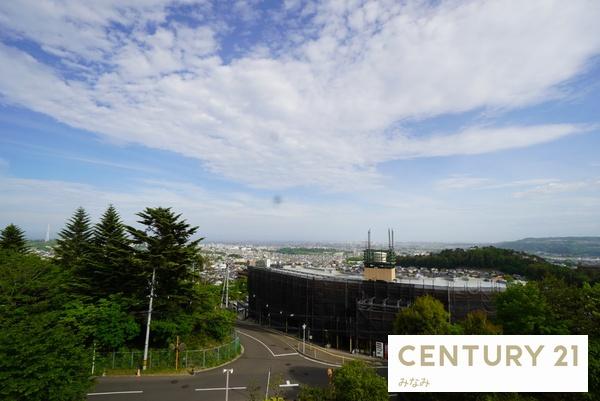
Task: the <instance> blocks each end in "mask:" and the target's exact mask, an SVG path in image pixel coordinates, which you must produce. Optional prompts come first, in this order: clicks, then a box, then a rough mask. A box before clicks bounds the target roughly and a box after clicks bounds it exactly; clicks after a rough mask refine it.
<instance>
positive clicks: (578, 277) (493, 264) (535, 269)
mask: <svg viewBox="0 0 600 401" xmlns="http://www.w3.org/2000/svg"><path fill="white" fill-rule="evenodd" d="M396 264H398V265H400V266H418V267H429V268H433V267H435V268H442V269H457V268H472V269H491V270H499V271H502V272H504V273H508V274H519V275H522V276H526V277H527V278H530V279H535V280H538V279H542V278H544V277H546V276H548V275H552V276H556V277H560V278H563V279H565V280H567V281H568V282H571V283H582V282H584V281H588V280H589V277H588V276H587V275H586V274H585V272H584V271H579V270H572V269H569V268H567V267H564V266H557V265H553V264H551V263H548V262H547V261H545V260H544V259H543V258H541V257H539V256H534V255H528V254H526V253H523V252H517V251H512V250H509V249H500V248H495V247H493V246H487V247H481V248H480V247H475V248H470V249H466V250H465V249H460V248H457V249H445V250H443V251H441V252H439V253H434V254H431V255H417V256H399V257H397V258H396Z"/></svg>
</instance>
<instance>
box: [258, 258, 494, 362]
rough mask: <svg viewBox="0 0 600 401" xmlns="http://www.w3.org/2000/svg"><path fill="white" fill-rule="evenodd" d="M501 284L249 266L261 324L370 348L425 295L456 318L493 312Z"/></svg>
mask: <svg viewBox="0 0 600 401" xmlns="http://www.w3.org/2000/svg"><path fill="white" fill-rule="evenodd" d="M497 291H499V289H498V288H477V287H475V288H472V287H467V286H465V287H460V286H448V287H447V288H446V287H443V286H434V285H426V284H425V283H422V284H420V283H419V284H417V283H411V284H408V283H398V282H385V281H369V280H360V279H343V278H337V277H325V276H315V275H310V274H301V273H290V272H287V271H283V270H279V269H266V268H258V267H249V268H248V294H249V316H250V317H252V318H254V319H255V320H256V321H257V322H259V323H260V324H262V325H265V326H270V327H273V328H276V329H278V330H281V331H286V332H288V333H289V334H295V335H299V336H300V337H301V336H302V328H301V327H302V324H306V325H307V333H306V334H307V338H312V340H313V341H315V342H319V343H323V344H331V346H333V347H336V348H340V349H348V350H353V349H360V350H363V351H365V352H366V353H371V351H372V350H373V349H374V346H375V342H376V341H382V342H385V343H387V335H388V334H391V333H392V326H393V321H394V317H395V316H396V314H397V313H398V311H399V310H400V309H402V308H405V307H408V306H410V305H411V304H412V303H413V302H414V300H415V299H416V298H417V297H419V296H423V295H430V296H433V297H435V298H436V299H438V300H439V301H441V302H442V303H443V304H444V305H445V307H446V308H447V310H448V311H449V312H450V316H451V318H452V320H454V321H455V320H460V319H462V318H464V317H465V316H466V315H467V313H468V312H470V311H473V310H478V309H481V310H485V311H487V312H488V313H490V314H493V313H494V310H493V303H492V298H493V295H494V293H495V292H497Z"/></svg>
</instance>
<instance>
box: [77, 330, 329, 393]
mask: <svg viewBox="0 0 600 401" xmlns="http://www.w3.org/2000/svg"><path fill="white" fill-rule="evenodd" d="M237 331H238V332H239V335H240V340H241V342H242V345H243V346H244V354H243V355H242V356H241V357H240V358H239V359H237V360H235V361H233V362H231V363H229V364H227V365H225V366H222V367H220V368H215V369H212V370H208V371H204V372H200V373H198V374H196V375H195V376H191V375H190V376H181V375H180V376H143V377H132V376H120V377H119V376H116V377H102V378H99V379H98V382H97V384H96V386H95V387H94V389H93V390H92V392H91V393H89V394H88V397H87V399H88V400H90V401H135V400H148V401H164V400H169V401H170V400H173V401H179V400H181V401H183V400H185V401H190V400H202V401H212V400H215V401H216V400H219V401H220V400H224V399H225V389H224V387H225V375H224V374H223V369H224V368H228V369H233V374H231V375H230V376H229V387H230V390H229V400H231V401H242V400H248V399H249V388H252V387H254V388H256V396H257V399H264V396H265V391H266V388H267V381H268V380H269V371H270V380H271V383H273V382H274V381H276V378H277V377H279V378H280V379H281V380H282V381H283V384H284V385H285V386H284V387H280V390H281V394H282V395H284V396H285V397H286V399H294V398H295V397H296V395H297V393H298V387H297V386H293V385H295V384H299V385H303V384H309V385H311V386H315V385H318V386H325V385H326V384H327V368H328V367H330V366H331V365H328V364H326V363H323V362H316V361H312V360H309V359H307V358H305V357H304V356H302V355H299V354H298V353H296V352H295V350H294V349H293V348H292V347H291V346H290V345H289V344H288V343H286V338H285V337H283V336H281V335H277V334H275V333H272V332H268V331H265V330H263V329H261V328H260V327H258V326H254V325H242V324H240V325H238V326H237ZM288 381H289V384H288ZM231 388H234V389H233V390H232V389H231ZM269 395H272V390H269ZM261 397H262V398H261Z"/></svg>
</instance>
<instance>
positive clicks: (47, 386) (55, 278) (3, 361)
mask: <svg viewBox="0 0 600 401" xmlns="http://www.w3.org/2000/svg"><path fill="white" fill-rule="evenodd" d="M67 281H68V280H67V277H66V276H65V273H64V272H63V271H61V269H59V268H57V267H56V266H54V265H53V264H51V263H50V262H49V261H45V260H42V259H40V258H39V257H37V256H35V255H22V254H18V253H15V252H10V253H7V252H0V383H1V384H2V385H1V386H0V399H2V400H7V401H21V400H22V401H37V400H39V401H74V400H81V399H83V398H84V396H85V393H86V391H87V389H88V388H89V387H90V385H91V381H90V379H89V366H90V365H89V353H88V352H87V351H86V350H85V348H84V344H83V341H82V338H81V337H80V335H79V333H78V332H77V331H75V330H73V329H72V327H70V326H69V324H68V323H66V322H65V321H64V320H63V317H64V313H65V307H64V305H66V304H68V303H69V301H70V300H71V296H70V295H69V294H68V291H67V289H68V287H67Z"/></svg>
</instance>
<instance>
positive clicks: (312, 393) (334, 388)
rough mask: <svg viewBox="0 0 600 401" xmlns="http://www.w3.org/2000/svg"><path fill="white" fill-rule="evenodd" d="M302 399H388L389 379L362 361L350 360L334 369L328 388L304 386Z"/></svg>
mask: <svg viewBox="0 0 600 401" xmlns="http://www.w3.org/2000/svg"><path fill="white" fill-rule="evenodd" d="M298 398H299V400H300V401H387V400H388V399H389V395H388V391H387V381H386V380H385V379H384V378H383V377H381V376H379V375H378V374H377V373H375V370H374V369H373V368H371V367H369V366H368V365H367V364H366V363H365V362H362V361H350V362H347V363H345V364H344V365H343V366H342V367H341V368H338V369H335V370H334V371H333V380H332V383H331V385H330V386H329V387H328V388H315V387H309V386H306V387H303V388H301V390H300V394H299V396H298Z"/></svg>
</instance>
